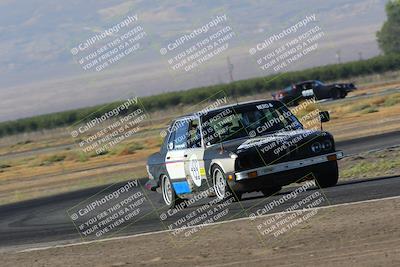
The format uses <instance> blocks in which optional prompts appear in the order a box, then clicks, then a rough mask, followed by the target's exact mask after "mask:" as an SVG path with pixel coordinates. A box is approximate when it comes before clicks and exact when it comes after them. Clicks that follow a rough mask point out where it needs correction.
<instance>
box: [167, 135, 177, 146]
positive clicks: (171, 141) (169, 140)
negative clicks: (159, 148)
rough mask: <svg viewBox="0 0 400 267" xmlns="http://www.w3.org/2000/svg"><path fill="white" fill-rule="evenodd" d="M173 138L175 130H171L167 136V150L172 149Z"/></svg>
mask: <svg viewBox="0 0 400 267" xmlns="http://www.w3.org/2000/svg"><path fill="white" fill-rule="evenodd" d="M174 138H175V131H172V132H171V134H170V135H169V138H168V145H167V149H168V150H172V149H174Z"/></svg>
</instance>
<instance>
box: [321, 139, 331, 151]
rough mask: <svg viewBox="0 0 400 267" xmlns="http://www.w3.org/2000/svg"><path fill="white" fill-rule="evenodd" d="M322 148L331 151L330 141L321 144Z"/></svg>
mask: <svg viewBox="0 0 400 267" xmlns="http://www.w3.org/2000/svg"><path fill="white" fill-rule="evenodd" d="M322 148H323V149H324V150H331V149H332V142H331V141H330V140H325V141H324V142H322Z"/></svg>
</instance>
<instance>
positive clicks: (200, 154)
mask: <svg viewBox="0 0 400 267" xmlns="http://www.w3.org/2000/svg"><path fill="white" fill-rule="evenodd" d="M187 136H188V139H187V149H186V150H185V155H186V161H185V171H186V177H187V181H188V183H189V185H190V186H191V188H192V191H193V192H198V191H203V190H206V189H208V188H209V184H208V180H207V176H206V170H205V164H204V144H203V142H202V129H201V125H200V120H199V118H195V119H192V120H191V121H190V123H189V129H188V134H187Z"/></svg>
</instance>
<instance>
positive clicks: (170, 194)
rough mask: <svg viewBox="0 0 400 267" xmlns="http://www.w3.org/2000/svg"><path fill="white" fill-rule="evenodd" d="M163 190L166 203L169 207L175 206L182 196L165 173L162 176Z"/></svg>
mask: <svg viewBox="0 0 400 267" xmlns="http://www.w3.org/2000/svg"><path fill="white" fill-rule="evenodd" d="M161 191H162V196H163V200H164V203H165V204H166V205H167V206H168V208H174V207H175V206H176V205H177V204H178V203H179V202H180V198H179V197H178V196H177V195H176V193H175V190H174V188H173V187H172V184H171V181H170V179H169V178H168V176H167V175H163V176H162V178H161Z"/></svg>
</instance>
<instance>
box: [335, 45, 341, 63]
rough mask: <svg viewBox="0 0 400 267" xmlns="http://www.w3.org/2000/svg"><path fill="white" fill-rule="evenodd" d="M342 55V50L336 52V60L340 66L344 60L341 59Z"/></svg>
mask: <svg viewBox="0 0 400 267" xmlns="http://www.w3.org/2000/svg"><path fill="white" fill-rule="evenodd" d="M340 53H341V51H340V49H339V50H338V51H336V58H337V62H338V64H340V63H342V59H341V55H340Z"/></svg>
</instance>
